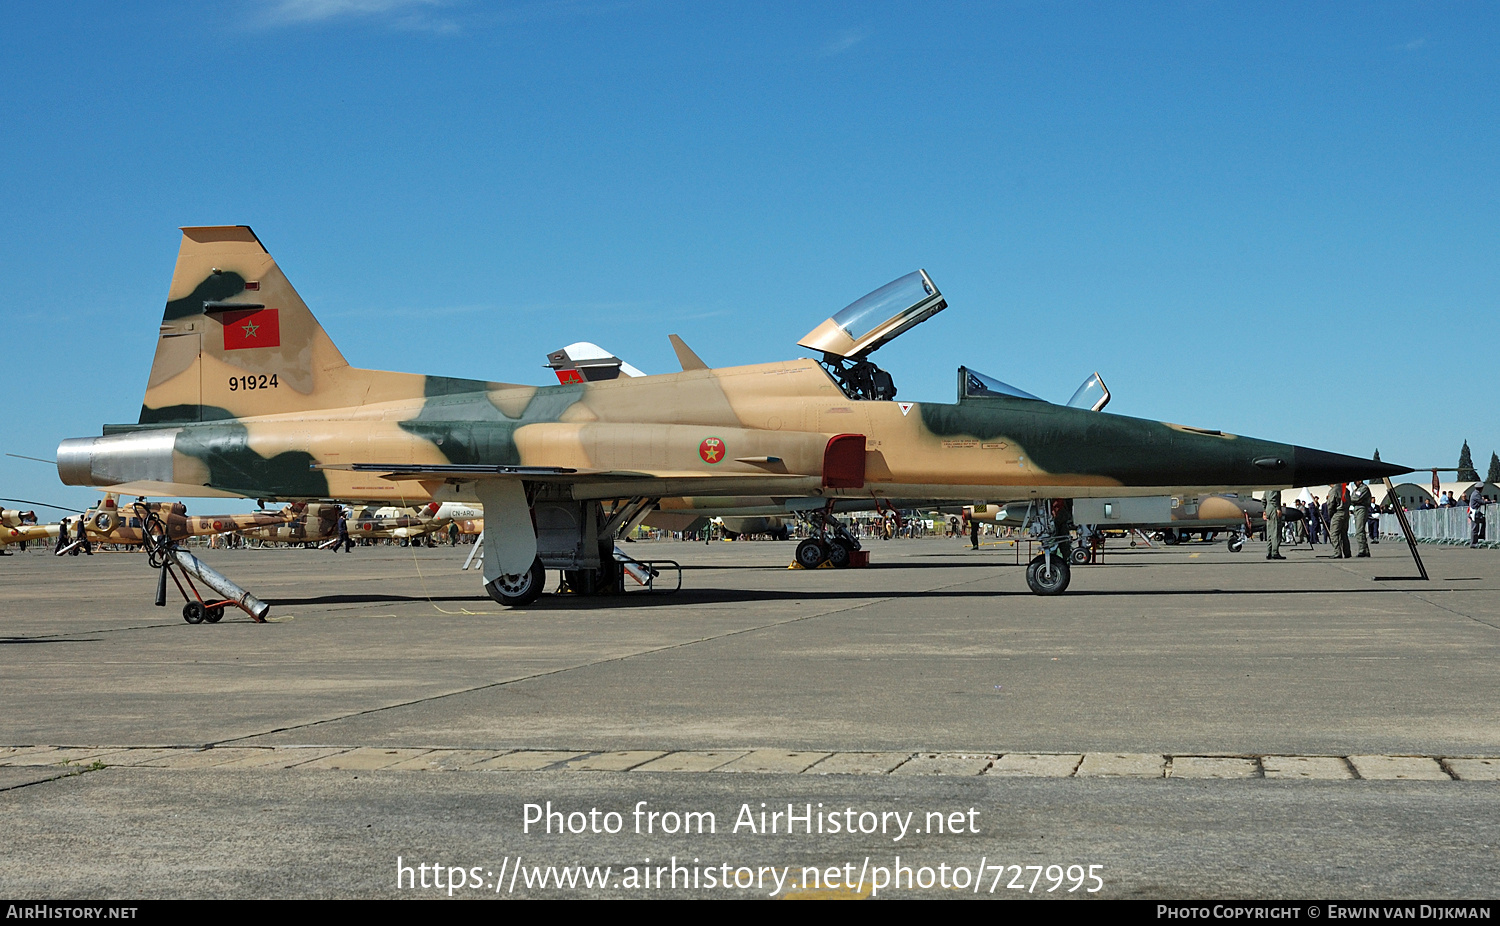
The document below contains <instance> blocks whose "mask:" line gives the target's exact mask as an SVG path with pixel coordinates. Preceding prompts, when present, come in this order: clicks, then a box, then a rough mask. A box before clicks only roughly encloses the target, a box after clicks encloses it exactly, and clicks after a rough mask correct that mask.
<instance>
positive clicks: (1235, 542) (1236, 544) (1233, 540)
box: [1229, 534, 1245, 553]
mask: <svg viewBox="0 0 1500 926" xmlns="http://www.w3.org/2000/svg"><path fill="white" fill-rule="evenodd" d="M1243 549H1245V535H1244V534H1232V535H1230V537H1229V552H1230V553H1238V552H1240V551H1241V550H1243Z"/></svg>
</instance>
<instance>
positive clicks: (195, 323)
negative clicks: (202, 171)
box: [140, 225, 368, 424]
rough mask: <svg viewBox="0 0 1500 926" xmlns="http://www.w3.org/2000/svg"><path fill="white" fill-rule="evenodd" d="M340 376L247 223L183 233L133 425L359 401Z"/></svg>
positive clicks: (341, 363) (343, 367) (360, 394)
mask: <svg viewBox="0 0 1500 926" xmlns="http://www.w3.org/2000/svg"><path fill="white" fill-rule="evenodd" d="M348 370H349V364H348V362H346V361H345V360H344V357H343V355H342V354H340V353H339V350H338V348H337V347H334V345H333V342H332V341H331V340H329V338H328V335H327V333H325V332H324V331H323V327H322V326H321V325H319V324H318V321H317V319H315V318H313V315H312V312H311V311H309V310H308V308H307V305H306V303H304V302H303V301H302V297H300V296H298V295H297V291H296V290H295V289H293V288H292V284H291V283H290V282H288V281H287V278H286V277H285V276H284V275H283V274H282V272H281V269H280V268H279V267H277V266H276V261H275V260H274V259H273V258H272V257H271V255H270V254H269V253H268V252H267V251H266V249H265V247H264V246H263V245H262V244H261V243H260V239H258V238H256V237H255V233H254V232H253V231H251V230H250V228H249V227H248V226H244V225H224V226H210V227H193V228H184V229H182V246H181V249H180V250H179V251H178V252H177V269H176V271H175V272H174V273H173V274H172V288H171V290H170V291H169V292H168V294H167V306H166V311H165V312H164V313H163V314H162V322H161V331H160V335H159V339H158V341H157V344H156V359H155V361H154V362H153V363H152V365H151V378H150V380H149V381H148V382H147V384H146V398H145V402H144V404H143V405H142V407H141V417H140V422H141V423H142V424H167V423H179V422H184V423H185V422H195V421H214V420H222V419H228V418H241V417H250V416H255V415H272V414H281V413H286V412H297V411H304V410H309V409H316V408H329V407H335V406H341V405H358V404H360V403H361V402H362V401H363V398H364V393H365V391H366V390H367V388H368V382H367V378H366V377H363V376H358V375H355V376H350V375H347V372H348Z"/></svg>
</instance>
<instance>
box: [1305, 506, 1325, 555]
mask: <svg viewBox="0 0 1500 926" xmlns="http://www.w3.org/2000/svg"><path fill="white" fill-rule="evenodd" d="M1322 532H1323V509H1322V508H1320V507H1319V506H1318V497H1317V496H1316V495H1314V496H1312V501H1310V502H1308V503H1307V545H1308V546H1310V547H1312V546H1317V543H1318V536H1319V535H1320V534H1322Z"/></svg>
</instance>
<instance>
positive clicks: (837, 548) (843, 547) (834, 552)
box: [828, 540, 854, 569]
mask: <svg viewBox="0 0 1500 926" xmlns="http://www.w3.org/2000/svg"><path fill="white" fill-rule="evenodd" d="M852 552H854V551H853V549H852V548H850V546H849V544H848V543H846V542H844V541H843V540H835V541H834V542H833V543H830V544H829V545H828V562H830V563H832V564H833V568H835V569H843V568H844V567H845V566H847V565H849V556H850V554H851V553H852Z"/></svg>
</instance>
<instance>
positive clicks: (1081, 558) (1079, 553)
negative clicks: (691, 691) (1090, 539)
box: [1068, 547, 1089, 566]
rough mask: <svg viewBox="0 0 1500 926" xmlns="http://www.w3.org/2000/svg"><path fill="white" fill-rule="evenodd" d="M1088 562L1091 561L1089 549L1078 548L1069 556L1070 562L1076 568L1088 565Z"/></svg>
mask: <svg viewBox="0 0 1500 926" xmlns="http://www.w3.org/2000/svg"><path fill="white" fill-rule="evenodd" d="M1088 561H1089V550H1088V547H1078V548H1077V549H1075V550H1074V551H1073V552H1072V553H1069V554H1068V562H1070V563H1072V564H1073V565H1075V566H1083V565H1085V564H1087V563H1088Z"/></svg>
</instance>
